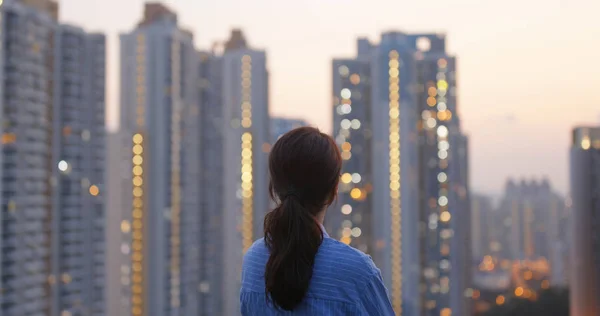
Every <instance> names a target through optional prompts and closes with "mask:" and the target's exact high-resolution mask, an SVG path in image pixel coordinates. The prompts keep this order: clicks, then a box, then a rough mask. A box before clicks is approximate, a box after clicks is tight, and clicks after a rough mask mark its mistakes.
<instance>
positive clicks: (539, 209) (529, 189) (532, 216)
mask: <svg viewBox="0 0 600 316" xmlns="http://www.w3.org/2000/svg"><path fill="white" fill-rule="evenodd" d="M563 209H564V201H563V199H562V197H561V196H560V195H559V194H558V193H556V192H555V191H554V190H553V189H552V188H551V186H550V183H549V182H548V180H543V181H541V182H537V181H535V180H534V181H525V180H521V181H520V182H518V183H517V182H514V181H512V180H509V181H508V182H507V184H506V188H505V192H504V196H503V198H502V199H501V201H500V205H499V212H500V213H503V214H505V215H507V216H509V218H510V230H509V240H508V245H506V246H507V248H508V250H509V252H510V258H509V259H512V260H524V259H545V260H548V261H549V260H550V258H552V257H553V253H552V252H553V246H554V242H555V240H556V239H557V235H556V232H557V231H558V219H559V216H560V215H559V213H561V212H562V211H563ZM509 214H510V215H509Z"/></svg>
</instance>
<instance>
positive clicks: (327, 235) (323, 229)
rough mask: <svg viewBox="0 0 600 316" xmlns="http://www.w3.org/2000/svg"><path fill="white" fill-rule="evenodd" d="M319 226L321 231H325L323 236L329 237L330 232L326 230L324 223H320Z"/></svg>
mask: <svg viewBox="0 0 600 316" xmlns="http://www.w3.org/2000/svg"><path fill="white" fill-rule="evenodd" d="M319 226H321V231H322V232H323V238H324V239H325V238H329V234H327V231H326V230H325V227H324V226H323V224H321V223H319Z"/></svg>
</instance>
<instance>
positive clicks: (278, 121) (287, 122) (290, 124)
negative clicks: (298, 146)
mask: <svg viewBox="0 0 600 316" xmlns="http://www.w3.org/2000/svg"><path fill="white" fill-rule="evenodd" d="M307 125H308V123H307V122H306V121H305V120H301V119H291V118H284V117H272V118H271V144H275V142H276V141H277V140H278V139H279V137H281V136H283V134H285V133H287V132H289V131H291V130H293V129H294V128H298V127H302V126H307Z"/></svg>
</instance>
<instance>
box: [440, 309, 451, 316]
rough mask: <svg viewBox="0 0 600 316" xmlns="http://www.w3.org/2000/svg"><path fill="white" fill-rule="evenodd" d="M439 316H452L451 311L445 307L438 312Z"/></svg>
mask: <svg viewBox="0 0 600 316" xmlns="http://www.w3.org/2000/svg"><path fill="white" fill-rule="evenodd" d="M440 316H452V310H451V309H449V308H447V307H446V308H444V309H442V310H441V311H440Z"/></svg>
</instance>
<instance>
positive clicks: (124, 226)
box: [121, 220, 131, 233]
mask: <svg viewBox="0 0 600 316" xmlns="http://www.w3.org/2000/svg"><path fill="white" fill-rule="evenodd" d="M121 231H122V232H123V233H128V232H129V231H131V225H130V224H129V221H127V220H123V221H121Z"/></svg>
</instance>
